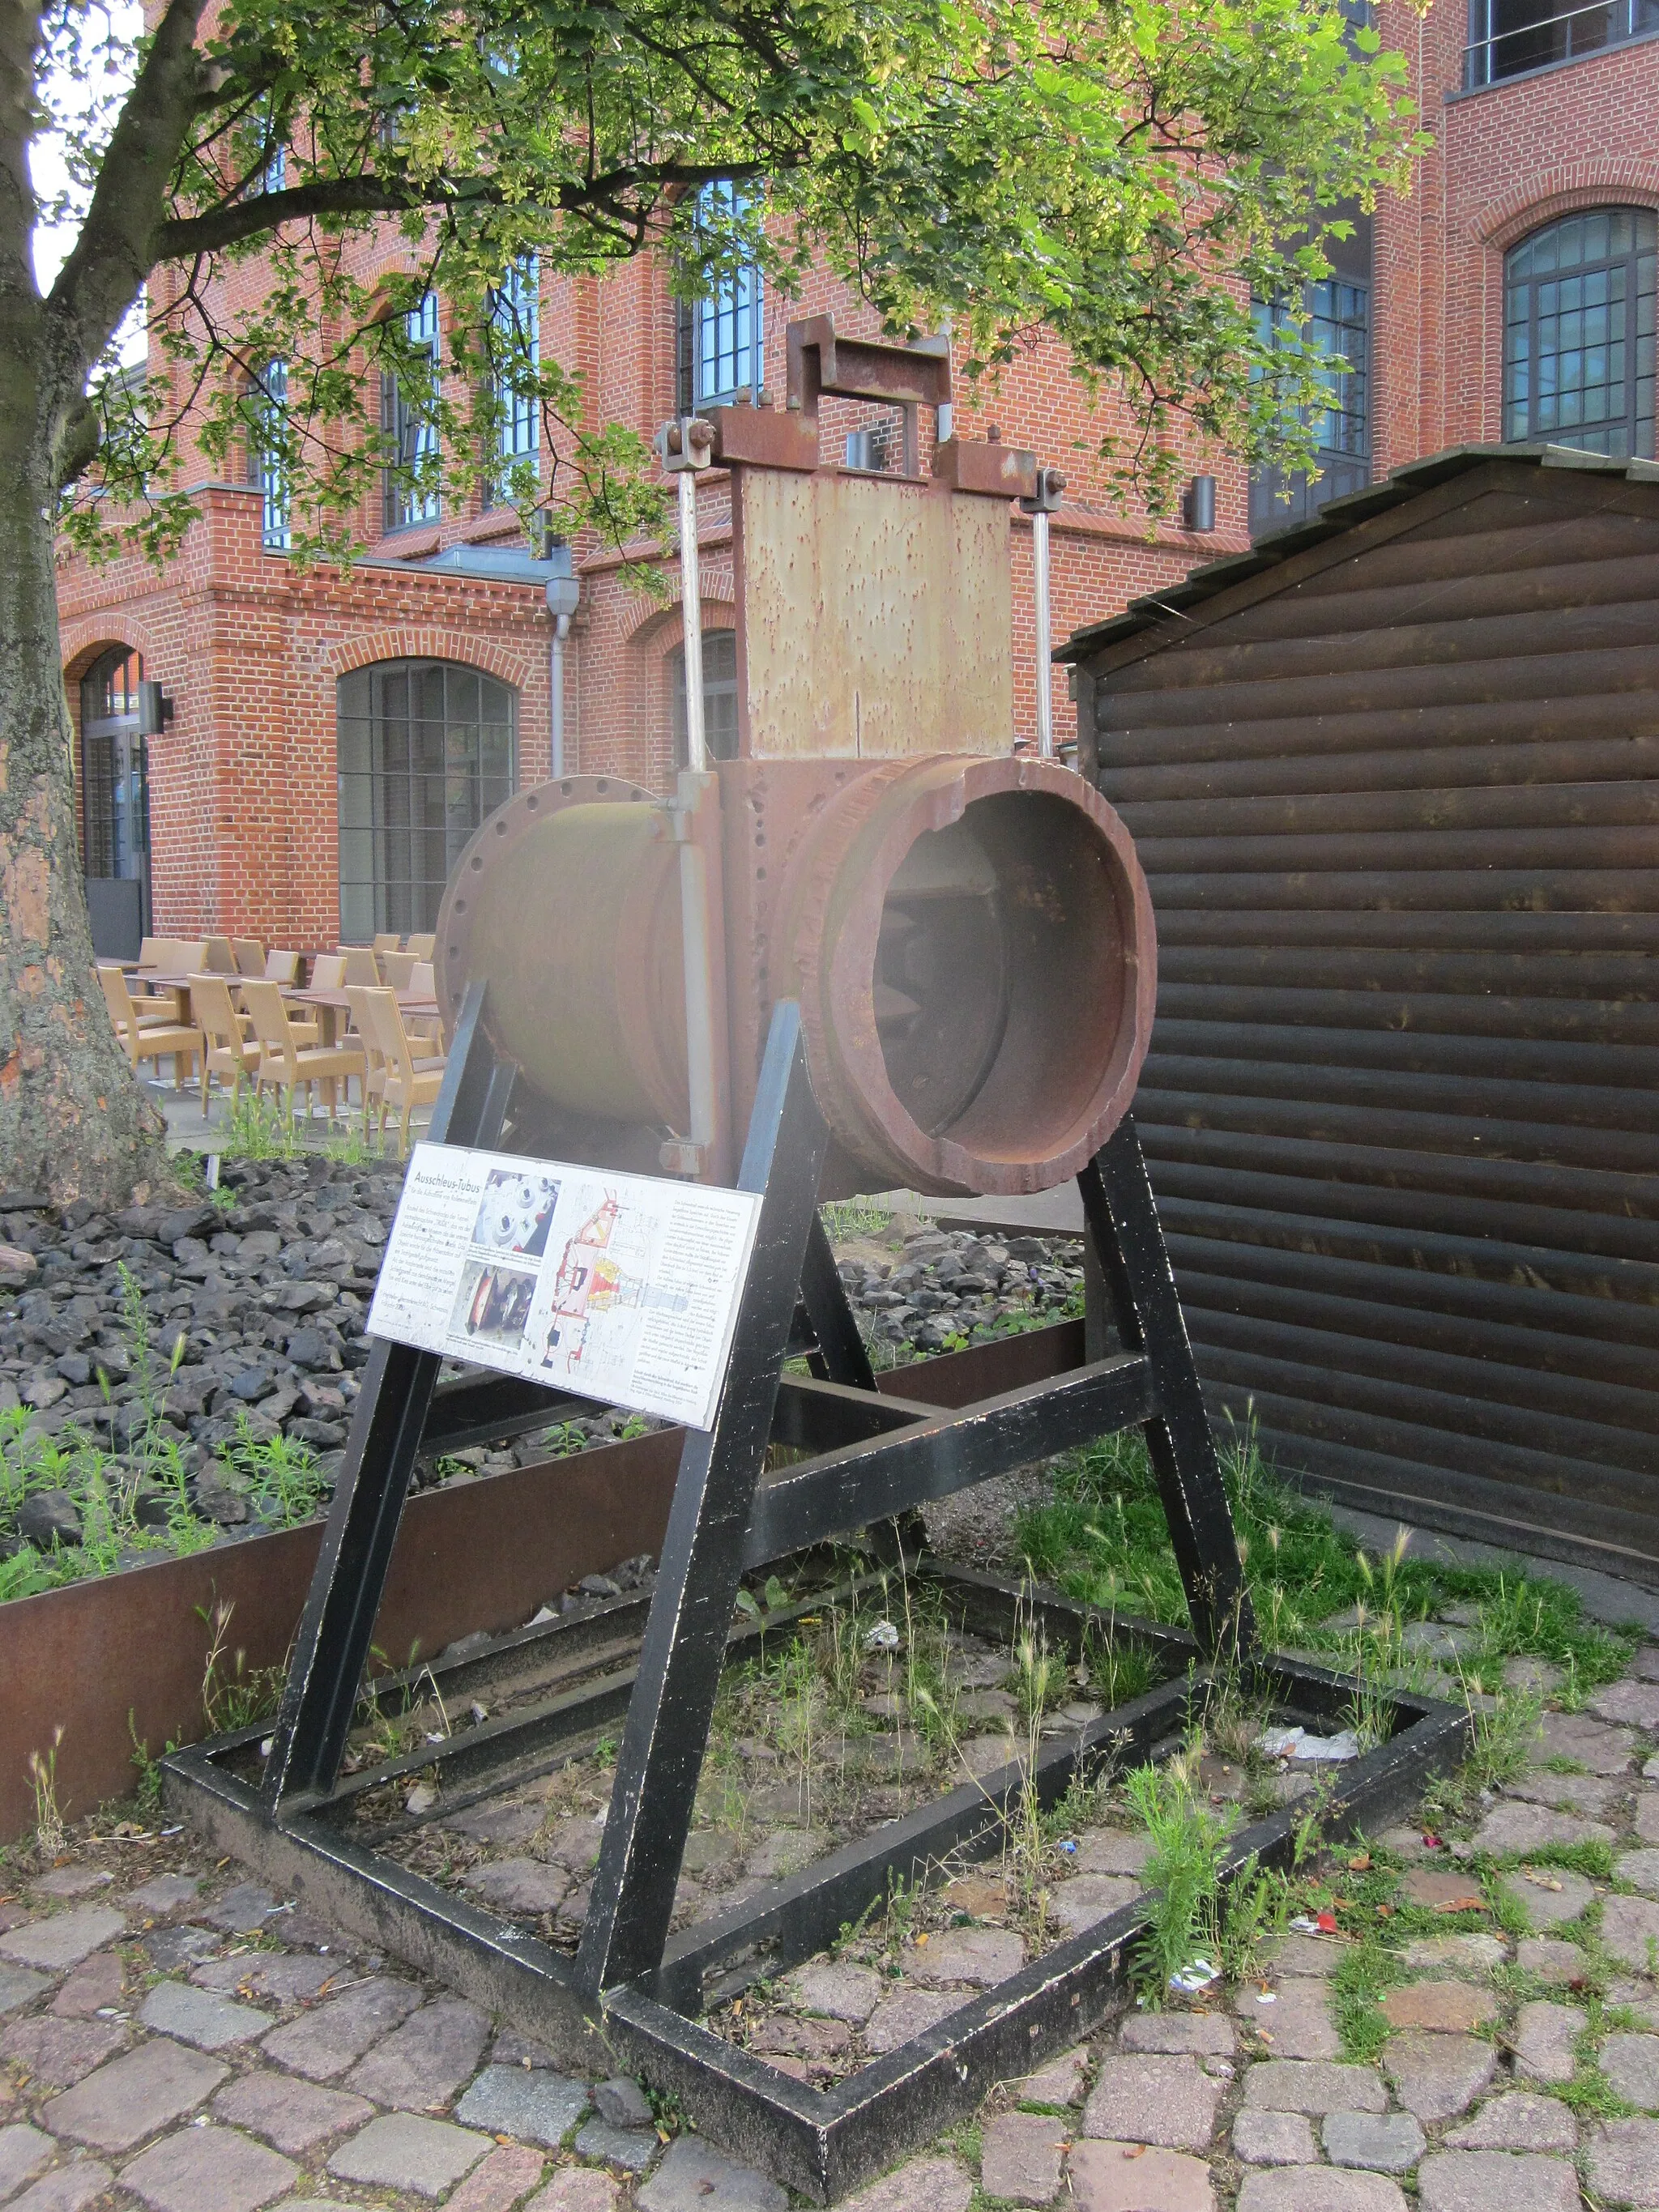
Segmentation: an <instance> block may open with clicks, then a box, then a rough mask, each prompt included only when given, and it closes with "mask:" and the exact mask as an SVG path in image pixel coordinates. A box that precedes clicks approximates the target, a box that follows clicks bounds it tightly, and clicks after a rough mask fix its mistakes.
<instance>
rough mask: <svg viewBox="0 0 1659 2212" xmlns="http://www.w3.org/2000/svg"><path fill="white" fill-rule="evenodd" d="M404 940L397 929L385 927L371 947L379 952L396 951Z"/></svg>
mask: <svg viewBox="0 0 1659 2212" xmlns="http://www.w3.org/2000/svg"><path fill="white" fill-rule="evenodd" d="M403 941H404V940H403V939H402V938H401V937H399V936H398V933H397V931H396V930H395V929H383V930H382V931H381V932H380V935H379V936H378V937H377V938H376V939H374V945H373V946H372V948H371V949H372V950H373V951H375V952H377V953H378V952H395V951H397V950H398V946H399V945H401V944H402V943H403Z"/></svg>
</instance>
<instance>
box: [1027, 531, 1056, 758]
mask: <svg viewBox="0 0 1659 2212" xmlns="http://www.w3.org/2000/svg"><path fill="white" fill-rule="evenodd" d="M1031 572H1032V579H1033V581H1034V584H1035V586H1036V713H1037V751H1038V752H1039V753H1040V754H1041V755H1042V758H1043V759H1044V760H1052V759H1053V758H1054V690H1053V685H1054V664H1053V662H1052V660H1051V659H1050V657H1049V656H1050V653H1051V652H1052V649H1053V644H1052V640H1051V637H1050V635H1049V625H1048V516H1047V515H1046V514H1045V513H1043V512H1042V509H1041V508H1039V509H1038V511H1037V512H1036V513H1035V514H1034V515H1033V516H1032V517H1031Z"/></svg>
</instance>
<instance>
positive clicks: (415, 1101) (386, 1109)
mask: <svg viewBox="0 0 1659 2212" xmlns="http://www.w3.org/2000/svg"><path fill="white" fill-rule="evenodd" d="M359 1003H360V1006H361V1009H362V1011H361V1014H360V1016H359V1018H360V1020H361V1021H362V1025H363V1034H364V1036H365V1037H372V1038H373V1039H374V1045H375V1048H376V1049H377V1050H378V1051H379V1053H380V1055H381V1058H382V1059H383V1060H384V1061H385V1063H386V1066H385V1073H384V1076H383V1079H382V1087H381V1092H380V1134H381V1136H382V1137H384V1136H385V1134H386V1116H387V1115H388V1114H391V1113H394V1112H397V1111H398V1110H399V1109H401V1113H402V1120H401V1122H400V1125H399V1127H398V1158H399V1159H400V1160H401V1159H404V1158H407V1157H408V1153H409V1117H410V1114H411V1113H412V1112H413V1110H414V1109H415V1108H416V1106H431V1105H434V1104H435V1103H436V1102H437V1097H438V1093H439V1091H440V1090H441V1088H442V1085H443V1079H444V1063H443V1061H442V1060H441V1059H432V1058H425V1057H422V1058H421V1059H416V1055H415V1049H414V1047H413V1046H412V1045H411V1044H410V1040H409V1033H408V1031H407V1030H405V1029H404V1018H403V1016H402V1014H401V1013H400V1012H398V994H397V993H396V992H395V991H390V990H379V991H363V992H362V993H361V994H359Z"/></svg>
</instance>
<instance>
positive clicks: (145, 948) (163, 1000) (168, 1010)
mask: <svg viewBox="0 0 1659 2212" xmlns="http://www.w3.org/2000/svg"><path fill="white" fill-rule="evenodd" d="M166 943H167V940H166V939H165V938H161V937H145V938H142V939H140V940H139V945H138V961H137V965H138V969H139V971H140V972H139V975H138V978H137V981H136V982H133V983H130V984H129V985H128V986H127V988H128V992H129V994H130V995H131V998H132V999H133V1000H135V1002H136V1003H137V1007H138V1012H139V1014H140V1016H141V1017H148V1018H150V1019H152V1020H153V1019H154V1018H155V1014H156V1006H153V1005H149V1004H147V1003H146V1001H148V1000H156V1001H157V1003H158V1004H159V1006H160V1008H161V1012H163V1013H164V1014H165V1016H166V1018H167V1020H168V1021H176V1020H177V1018H178V1015H177V1012H176V1010H175V1008H174V1006H173V994H172V993H171V992H170V991H162V992H159V993H158V992H155V991H152V990H151V989H150V987H149V984H148V983H147V982H146V981H144V979H143V970H144V969H149V970H150V971H151V973H152V974H154V973H155V972H156V971H157V970H158V969H162V968H165V967H167V965H168V964H169V963H167V961H166V960H164V959H163V958H162V957H161V956H162V952H163V951H164V949H165V946H166Z"/></svg>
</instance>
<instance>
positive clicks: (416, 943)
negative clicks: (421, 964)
mask: <svg viewBox="0 0 1659 2212" xmlns="http://www.w3.org/2000/svg"><path fill="white" fill-rule="evenodd" d="M437 949H438V939H437V934H436V933H435V931H432V930H428V932H427V933H426V934H425V935H424V936H423V937H411V938H409V939H406V940H405V942H404V951H405V952H412V953H413V954H414V955H415V957H416V959H417V960H430V959H431V957H432V956H433V954H434V953H435V951H437Z"/></svg>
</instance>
